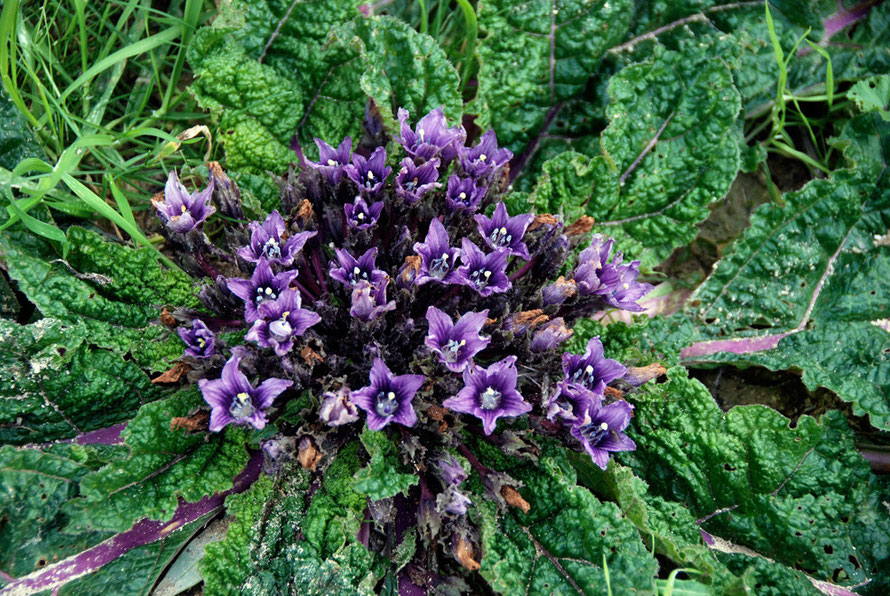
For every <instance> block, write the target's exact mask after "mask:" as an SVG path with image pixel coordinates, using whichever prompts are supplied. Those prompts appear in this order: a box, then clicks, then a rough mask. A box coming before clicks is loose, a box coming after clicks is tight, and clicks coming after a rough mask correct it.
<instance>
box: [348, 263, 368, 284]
mask: <svg viewBox="0 0 890 596" xmlns="http://www.w3.org/2000/svg"><path fill="white" fill-rule="evenodd" d="M367 279H368V272H367V271H364V270H363V269H362V268H361V267H359V266H358V265H356V266H355V267H353V268H352V276H351V280H350V281H351V282H352V285H355V284H356V283H358V282H360V281H362V280H367Z"/></svg>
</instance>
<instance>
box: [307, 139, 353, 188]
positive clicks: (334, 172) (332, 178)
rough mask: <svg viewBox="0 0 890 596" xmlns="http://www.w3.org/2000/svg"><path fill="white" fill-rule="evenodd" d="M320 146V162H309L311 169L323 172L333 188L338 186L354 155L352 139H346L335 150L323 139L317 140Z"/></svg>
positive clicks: (316, 142)
mask: <svg viewBox="0 0 890 596" xmlns="http://www.w3.org/2000/svg"><path fill="white" fill-rule="evenodd" d="M315 144H316V145H318V161H317V162H313V161H310V162H309V167H311V168H313V169H315V170H317V171H319V172H321V174H322V175H323V176H324V178H325V180H327V181H328V183H329V184H330V185H331V186H337V184H338V183H339V182H340V177H341V176H342V175H343V171H344V169H345V167H346V165H347V164H348V163H349V157H350V155H351V153H352V138H351V137H346V138H345V139H343V142H342V143H340V146H339V147H337V148H336V149H334V148H333V147H331V146H330V145H328V144H327V143H325V142H324V141H322V140H321V139H315Z"/></svg>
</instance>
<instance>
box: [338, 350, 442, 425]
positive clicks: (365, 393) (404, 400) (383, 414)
mask: <svg viewBox="0 0 890 596" xmlns="http://www.w3.org/2000/svg"><path fill="white" fill-rule="evenodd" d="M425 380H426V377H424V376H423V375H398V376H397V375H394V374H392V371H391V370H389V367H387V366H386V364H385V363H384V362H383V360H381V359H380V358H375V359H374V364H373V366H371V374H370V381H371V384H370V385H368V386H366V387H362V388H361V389H359V390H358V391H353V392H352V401H353V403H354V404H355V405H357V406H358V407H360V408H361V409H363V410H364V411H365V412H367V413H368V428H370V429H371V430H380V429H381V428H383V427H384V426H386V425H387V424H389V423H390V422H398V423H399V424H401V425H403V426H414V423H415V422H417V414H416V413H415V412H414V406H412V405H411V400H413V399H414V394H415V393H417V390H418V389H420V386H421V385H423V382H424V381H425Z"/></svg>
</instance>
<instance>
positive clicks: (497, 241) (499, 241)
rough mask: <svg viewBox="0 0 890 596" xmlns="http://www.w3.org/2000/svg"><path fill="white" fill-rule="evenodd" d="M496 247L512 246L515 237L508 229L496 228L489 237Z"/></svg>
mask: <svg viewBox="0 0 890 596" xmlns="http://www.w3.org/2000/svg"><path fill="white" fill-rule="evenodd" d="M488 239H489V240H491V243H492V244H493V245H494V246H510V243H511V242H512V241H513V235H512V234H509V233H508V232H507V228H504V227H501V228H495V229H494V230H493V231H492V232H491V235H490V236H489V237H488Z"/></svg>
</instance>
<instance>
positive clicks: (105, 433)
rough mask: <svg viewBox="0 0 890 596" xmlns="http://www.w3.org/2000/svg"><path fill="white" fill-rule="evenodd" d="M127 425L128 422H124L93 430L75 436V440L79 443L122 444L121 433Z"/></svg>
mask: <svg viewBox="0 0 890 596" xmlns="http://www.w3.org/2000/svg"><path fill="white" fill-rule="evenodd" d="M126 426H127V423H126V422H123V423H121V424H115V425H114V426H109V427H107V428H99V429H96V430H91V431H90V432H86V433H83V434H82V435H77V436H76V437H74V442H75V443H77V444H78V445H120V444H121V443H123V442H124V440H123V439H122V438H121V433H122V432H123V430H124V428H125V427H126Z"/></svg>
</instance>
